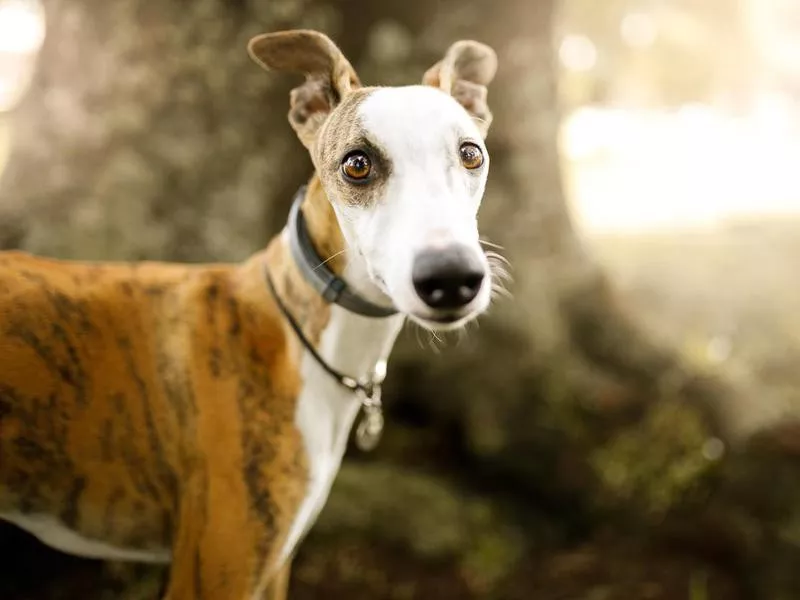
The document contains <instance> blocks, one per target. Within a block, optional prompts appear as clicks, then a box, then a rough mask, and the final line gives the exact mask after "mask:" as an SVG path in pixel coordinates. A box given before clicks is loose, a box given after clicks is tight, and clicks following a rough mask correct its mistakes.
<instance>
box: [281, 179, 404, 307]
mask: <svg viewBox="0 0 800 600" xmlns="http://www.w3.org/2000/svg"><path fill="white" fill-rule="evenodd" d="M307 189H308V188H307V186H303V187H301V188H300V189H299V190H298V191H297V193H296V194H295V196H294V200H293V201H292V208H291V210H290V211H289V222H288V225H287V227H288V230H289V248H290V250H291V253H292V258H294V261H295V262H296V263H297V267H298V268H299V269H300V273H301V274H302V275H303V277H304V278H305V280H306V281H308V283H310V284H311V286H312V287H313V288H314V289H315V290H317V292H319V294H320V295H321V296H322V297H323V298H324V299H325V300H326V301H328V302H334V303H336V304H338V305H339V306H341V307H342V308H345V309H347V310H349V311H350V312H353V313H356V314H358V315H362V316H364V317H390V316H392V315H394V314H396V313H397V310H395V309H394V308H386V307H384V306H379V305H378V304H375V303H374V302H371V301H369V300H367V299H366V298H364V297H363V296H361V295H359V294H358V292H356V291H355V290H354V289H352V288H351V287H350V286H349V285H347V282H346V281H345V280H344V279H342V278H341V277H339V276H337V275H336V274H335V273H334V272H333V271H331V270H330V268H329V267H328V265H327V264H326V263H325V260H324V259H323V258H322V257H320V255H319V254H318V253H317V251H316V249H315V248H314V244H313V243H312V242H311V236H310V235H309V233H308V228H307V227H306V221H305V218H304V217H303V211H302V209H301V205H302V204H303V199H304V198H305V196H306V190H307Z"/></svg>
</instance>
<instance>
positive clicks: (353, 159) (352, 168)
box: [342, 152, 372, 181]
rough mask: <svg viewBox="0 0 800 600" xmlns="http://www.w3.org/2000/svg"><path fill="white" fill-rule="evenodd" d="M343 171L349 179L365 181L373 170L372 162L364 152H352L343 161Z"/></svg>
mask: <svg viewBox="0 0 800 600" xmlns="http://www.w3.org/2000/svg"><path fill="white" fill-rule="evenodd" d="M342 172H343V173H344V175H345V177H347V178H348V179H352V180H354V181H363V180H364V179H366V178H367V177H369V174H370V173H371V172H372V162H371V161H370V160H369V156H367V155H366V154H364V153H363V152H351V153H350V154H348V155H347V156H345V157H344V160H343V161H342Z"/></svg>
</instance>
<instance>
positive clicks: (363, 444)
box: [356, 405, 383, 452]
mask: <svg viewBox="0 0 800 600" xmlns="http://www.w3.org/2000/svg"><path fill="white" fill-rule="evenodd" d="M381 434H383V411H382V410H381V407H380V405H378V406H365V407H364V415H363V416H362V417H361V422H360V423H359V424H358V428H357V429H356V445H357V446H358V448H359V449H360V450H362V451H363V452H370V451H371V450H374V449H375V447H376V446H377V445H378V442H380V441H381Z"/></svg>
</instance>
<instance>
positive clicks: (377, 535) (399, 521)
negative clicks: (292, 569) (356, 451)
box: [310, 464, 524, 589]
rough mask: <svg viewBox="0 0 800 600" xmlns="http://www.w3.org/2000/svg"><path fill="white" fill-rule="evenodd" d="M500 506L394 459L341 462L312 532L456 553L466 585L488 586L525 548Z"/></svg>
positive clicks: (445, 557) (421, 553)
mask: <svg viewBox="0 0 800 600" xmlns="http://www.w3.org/2000/svg"><path fill="white" fill-rule="evenodd" d="M500 513H501V511H500V510H499V508H498V507H497V506H495V505H494V504H492V503H491V502H490V501H489V500H487V499H485V498H480V497H476V496H474V495H470V494H466V493H464V492H462V491H461V490H459V489H458V488H456V487H455V486H452V485H449V484H447V483H446V482H443V481H442V480H440V479H437V478H434V477H431V476H427V475H423V474H420V473H416V472H414V471H410V470H403V469H399V468H397V467H394V466H391V465H363V464H360V465H345V466H344V467H343V468H342V470H341V472H340V474H339V477H338V478H337V480H336V483H335V485H334V489H333V491H332V493H331V497H330V499H329V501H328V503H327V505H326V507H325V509H324V511H323V513H322V515H321V516H320V520H319V522H318V523H317V526H316V527H315V529H314V536H322V537H327V536H330V537H336V536H354V535H355V536H360V537H363V538H366V539H370V540H373V541H376V542H379V543H382V544H388V545H390V546H397V547H401V548H403V549H405V550H407V551H410V552H411V553H412V554H413V555H415V556H417V557H419V558H421V559H422V560H424V561H426V562H435V561H455V562H456V563H457V564H459V565H460V566H461V571H462V574H463V575H464V578H465V579H466V580H467V581H468V582H469V583H470V585H474V586H475V587H476V588H479V589H490V588H491V587H492V586H494V585H496V584H497V583H498V582H499V581H501V580H502V579H503V577H504V576H505V575H506V574H507V573H509V572H510V571H511V570H512V569H513V568H514V566H515V565H516V562H517V560H518V559H519V557H520V556H521V555H522V552H523V550H524V547H523V541H522V537H521V535H520V534H518V533H517V532H516V531H515V527H514V525H513V524H512V523H510V522H508V521H507V520H506V519H505V518H504V517H503V516H502V515H501V514H500ZM314 536H312V538H313V537H314ZM310 543H313V539H312V540H311V542H310Z"/></svg>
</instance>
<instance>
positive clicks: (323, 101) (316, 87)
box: [247, 29, 361, 149]
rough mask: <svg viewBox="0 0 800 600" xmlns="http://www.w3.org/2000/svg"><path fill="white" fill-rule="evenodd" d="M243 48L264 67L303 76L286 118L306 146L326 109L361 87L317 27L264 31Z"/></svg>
mask: <svg viewBox="0 0 800 600" xmlns="http://www.w3.org/2000/svg"><path fill="white" fill-rule="evenodd" d="M247 50H248V52H249V53H250V56H251V57H252V58H253V60H255V61H256V62H257V63H258V64H259V65H261V66H262V67H264V68H265V69H267V70H271V71H290V72H295V73H302V74H304V75H305V76H306V81H305V83H303V84H302V85H301V86H299V87H297V88H295V89H293V90H292V93H291V96H290V104H291V108H290V110H289V122H290V123H291V125H292V127H293V128H294V130H295V131H296V132H297V136H298V137H299V138H300V141H301V142H303V144H304V145H305V146H306V147H307V148H309V149H311V147H312V145H313V144H314V140H315V139H316V135H317V132H318V131H319V128H320V126H321V125H322V123H324V122H325V119H326V118H327V117H328V114H329V113H330V111H331V110H333V108H334V107H336V105H338V104H339V103H340V102H341V100H342V98H343V97H344V96H346V95H347V94H348V93H350V92H351V91H352V90H354V89H356V88H359V87H361V82H360V81H359V79H358V75H356V72H355V70H354V69H353V67H352V65H351V64H350V62H349V61H348V60H347V59H346V58H345V56H344V54H342V51H341V50H339V47H338V46H337V45H336V44H335V43H333V41H332V40H331V39H330V38H329V37H328V36H326V35H325V34H323V33H320V32H318V31H311V30H308V29H297V30H292V31H280V32H277V33H265V34H262V35H258V36H256V37H254V38H253V39H251V40H250V43H249V44H248V46H247Z"/></svg>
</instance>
